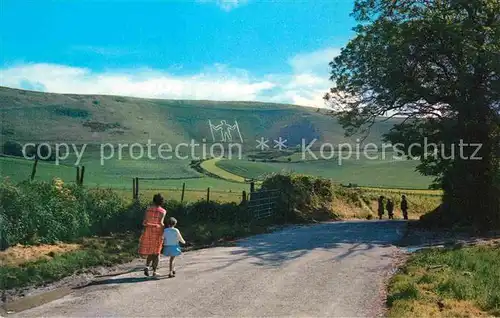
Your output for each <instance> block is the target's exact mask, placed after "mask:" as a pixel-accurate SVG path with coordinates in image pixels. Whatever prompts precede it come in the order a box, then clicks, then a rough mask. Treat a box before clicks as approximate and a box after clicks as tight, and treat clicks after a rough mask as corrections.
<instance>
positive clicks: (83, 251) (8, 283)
mask: <svg viewBox="0 0 500 318" xmlns="http://www.w3.org/2000/svg"><path fill="white" fill-rule="evenodd" d="M180 230H181V231H182V233H183V236H184V238H185V239H186V240H187V241H188V243H190V246H189V247H188V248H187V249H197V248H201V247H204V246H207V245H216V244H217V243H222V242H228V241H231V240H234V239H237V238H242V237H245V236H248V235H252V234H259V233H264V232H266V231H267V230H268V226H267V225H265V224H261V225H259V224H254V225H248V224H224V223H222V224H220V223H219V224H217V223H199V224H193V225H191V226H185V227H182V226H181V227H180ZM138 239H139V234H137V233H126V234H120V235H113V236H110V237H99V238H84V239H81V240H79V241H78V244H80V248H79V249H78V250H73V251H69V252H61V253H57V252H50V253H49V254H48V255H42V256H41V257H40V258H38V259H36V260H30V261H26V262H14V261H12V262H3V263H4V264H5V265H4V264H2V265H1V266H0V289H2V290H8V289H14V288H23V287H35V286H40V285H44V284H47V283H51V282H54V281H57V280H60V279H62V278H65V277H68V276H71V275H74V274H81V273H84V272H87V271H89V270H90V269H91V268H93V267H97V266H113V265H117V264H123V263H127V262H130V261H132V260H133V259H135V258H137V257H138V255H137V247H138ZM44 248H46V246H44ZM7 251H8V250H7Z"/></svg>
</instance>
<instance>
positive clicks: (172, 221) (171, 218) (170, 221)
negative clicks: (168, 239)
mask: <svg viewBox="0 0 500 318" xmlns="http://www.w3.org/2000/svg"><path fill="white" fill-rule="evenodd" d="M176 224H177V220H176V219H175V218H173V217H170V218H169V219H168V222H167V226H168V227H173V226H175V225H176Z"/></svg>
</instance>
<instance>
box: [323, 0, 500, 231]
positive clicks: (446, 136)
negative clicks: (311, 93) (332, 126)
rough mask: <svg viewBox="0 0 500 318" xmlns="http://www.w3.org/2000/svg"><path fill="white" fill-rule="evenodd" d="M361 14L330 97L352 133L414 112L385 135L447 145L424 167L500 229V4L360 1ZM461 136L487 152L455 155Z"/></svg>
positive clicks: (469, 216) (469, 218)
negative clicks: (388, 116)
mask: <svg viewBox="0 0 500 318" xmlns="http://www.w3.org/2000/svg"><path fill="white" fill-rule="evenodd" d="M353 14H354V16H355V17H356V19H357V20H358V21H359V22H360V25H359V26H358V27H356V29H355V31H356V37H355V38H354V39H352V40H351V41H350V42H349V43H348V45H347V46H346V47H345V48H344V49H342V52H341V54H340V56H338V57H336V58H335V60H334V61H332V62H331V63H330V66H331V79H332V80H334V81H336V86H335V87H334V88H332V89H331V91H330V93H328V94H327V95H326V96H325V98H326V99H327V100H329V101H331V102H332V105H333V106H334V107H335V108H336V109H337V110H338V111H339V112H338V113H337V115H338V116H337V117H338V118H339V121H340V123H341V124H342V125H343V127H344V128H345V129H346V132H347V133H348V134H354V133H357V132H359V131H365V132H366V131H367V130H368V128H369V127H371V126H372V125H373V124H374V123H375V122H377V120H378V117H379V116H383V115H385V114H386V113H387V112H391V113H393V114H394V115H402V116H405V117H407V120H406V121H405V122H403V123H400V124H398V125H397V126H396V127H395V128H394V130H392V131H391V132H390V133H389V134H387V135H386V137H387V139H388V140H389V141H391V142H393V143H397V142H399V141H403V142H402V143H403V144H404V145H408V143H409V142H412V141H415V140H416V139H419V140H417V141H418V142H419V143H420V144H423V143H424V140H423V139H422V137H429V139H431V140H432V142H435V143H437V144H438V145H439V146H441V145H442V146H443V148H444V149H446V150H447V152H446V153H443V152H442V151H440V153H439V154H438V155H437V156H432V157H430V158H429V157H425V156H422V161H421V165H420V166H419V171H420V172H422V173H424V174H426V175H432V176H436V177H437V178H436V183H439V184H440V185H441V187H442V188H443V190H444V191H445V195H444V202H445V205H444V208H445V209H447V210H448V211H450V213H454V214H456V215H458V218H457V220H459V221H461V222H464V223H471V224H473V225H475V226H477V227H478V228H479V229H482V230H484V229H488V228H497V227H500V184H499V183H498V181H496V178H497V175H498V173H499V171H500V164H499V163H500V158H499V153H500V152H499V151H500V103H499V101H500V77H499V74H500V56H499V52H500V2H498V1H497V0H478V1H426V0H414V1H399V2H395V1H392V0H357V1H356V3H355V10H354V12H353ZM429 39H432V41H429ZM460 140H462V141H463V143H465V144H469V143H470V144H481V145H482V147H481V148H480V149H479V151H478V152H477V153H475V156H476V158H478V157H479V158H481V160H471V159H470V157H471V156H472V155H473V154H474V152H475V147H465V150H464V151H463V153H462V152H461V154H458V153H456V154H455V156H454V158H453V159H447V158H446V157H447V156H449V151H450V148H451V144H452V143H454V144H455V146H456V147H458V145H457V144H458V141H460ZM408 151H409V148H406V149H405V150H404V152H405V153H407V154H408ZM457 151H458V150H457ZM460 151H462V150H460ZM413 155H418V154H413Z"/></svg>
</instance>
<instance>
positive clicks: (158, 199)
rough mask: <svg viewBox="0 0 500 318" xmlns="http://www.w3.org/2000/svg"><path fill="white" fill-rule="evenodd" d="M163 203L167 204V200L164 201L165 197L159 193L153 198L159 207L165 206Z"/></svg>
mask: <svg viewBox="0 0 500 318" xmlns="http://www.w3.org/2000/svg"><path fill="white" fill-rule="evenodd" d="M163 202H165V199H163V196H162V195H161V194H159V193H157V194H155V195H154V196H153V203H154V204H155V205H157V206H160V205H162V204H163Z"/></svg>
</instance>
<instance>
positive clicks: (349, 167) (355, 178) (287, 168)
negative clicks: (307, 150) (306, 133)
mask: <svg viewBox="0 0 500 318" xmlns="http://www.w3.org/2000/svg"><path fill="white" fill-rule="evenodd" d="M417 163H418V162H416V161H409V160H366V159H360V160H355V159H351V160H346V161H345V162H343V163H342V165H339V164H338V162H337V161H336V160H317V161H304V162H290V163H287V162H253V161H246V160H235V159H233V160H221V161H217V162H216V163H215V165H216V166H217V167H219V168H221V169H223V170H225V171H228V172H230V173H232V174H235V175H239V176H242V177H245V178H259V177H261V176H263V175H266V174H270V173H279V172H291V173H299V174H306V175H313V176H321V177H323V178H328V179H332V180H333V181H335V182H337V183H342V184H349V183H353V184H357V185H359V186H365V187H379V188H397V189H427V188H428V186H429V184H430V183H431V181H432V179H431V178H429V177H425V176H422V175H420V174H419V173H418V172H416V171H415V167H416V165H417Z"/></svg>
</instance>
